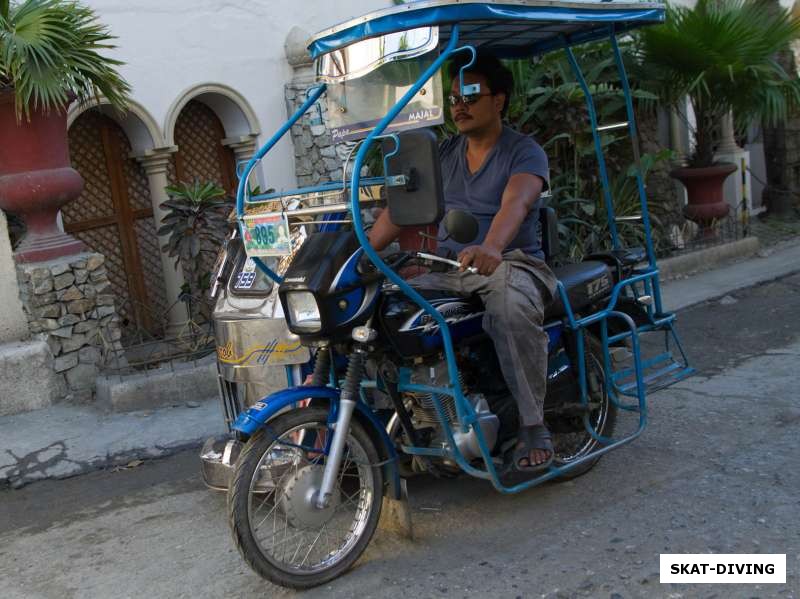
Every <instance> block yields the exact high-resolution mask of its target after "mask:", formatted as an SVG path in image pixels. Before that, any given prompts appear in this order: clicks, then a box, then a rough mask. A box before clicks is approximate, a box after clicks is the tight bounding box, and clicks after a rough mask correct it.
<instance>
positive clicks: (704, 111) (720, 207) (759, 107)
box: [638, 0, 800, 233]
mask: <svg viewBox="0 0 800 599" xmlns="http://www.w3.org/2000/svg"><path fill="white" fill-rule="evenodd" d="M798 37H800V19H798V18H797V17H793V16H791V14H790V13H789V12H787V11H786V10H783V9H782V8H780V7H776V6H774V5H773V3H772V2H770V0H698V1H697V4H696V5H695V6H694V8H687V7H684V6H674V5H673V6H669V7H668V9H667V20H666V22H665V24H663V25H660V26H658V27H652V28H648V29H644V30H642V32H641V33H640V34H639V42H640V43H639V48H638V59H639V66H640V67H641V76H642V78H643V79H645V80H648V81H649V85H650V86H651V89H653V91H656V92H657V93H658V95H659V96H660V97H661V98H662V99H663V100H664V101H665V102H667V103H670V104H672V105H678V104H679V103H680V102H682V101H683V98H685V97H686V96H688V98H689V101H690V102H691V105H692V109H693V111H694V116H695V122H694V124H693V125H691V126H690V130H691V132H692V133H693V135H694V140H695V145H694V148H693V150H692V152H691V154H690V156H689V160H688V165H687V166H686V167H685V168H678V169H675V170H674V171H672V173H671V174H672V176H673V177H675V178H677V179H679V180H680V181H681V182H682V183H683V184H684V185H685V186H686V190H687V194H688V205H687V206H686V208H685V211H684V213H685V215H686V216H687V217H688V218H689V219H691V220H694V221H695V222H697V223H698V224H700V225H701V227H703V230H704V232H705V233H708V232H709V226H710V224H711V223H712V222H713V221H714V220H715V219H718V218H721V217H723V216H725V215H726V214H727V213H728V205H727V204H726V203H725V201H724V197H723V191H722V190H723V187H722V186H723V183H724V182H725V179H726V178H727V177H728V176H729V175H730V174H731V173H732V172H734V171H735V170H736V165H733V164H726V163H718V162H716V161H715V158H714V152H715V149H716V145H717V143H718V141H719V132H720V128H719V125H720V123H721V122H722V121H723V119H725V118H727V117H728V116H729V115H730V114H731V111H732V112H733V115H734V117H735V121H736V124H737V125H738V126H739V127H744V126H746V125H747V124H749V123H750V122H753V121H761V122H763V123H775V122H780V121H783V120H785V119H786V118H787V114H788V113H789V111H790V109H791V108H792V107H793V106H796V105H797V104H798V103H800V81H798V79H797V78H796V77H794V78H793V77H790V76H788V75H787V73H786V71H785V70H784V69H783V68H782V67H781V66H780V65H779V64H778V63H777V62H776V61H775V59H774V56H775V55H776V53H778V52H779V51H780V50H782V49H783V48H786V47H787V46H788V45H789V44H790V43H791V42H792V41H794V40H796V39H798Z"/></svg>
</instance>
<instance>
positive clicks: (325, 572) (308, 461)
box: [228, 408, 383, 589]
mask: <svg viewBox="0 0 800 599" xmlns="http://www.w3.org/2000/svg"><path fill="white" fill-rule="evenodd" d="M327 419H328V409H327V408H303V409H300V410H294V411H291V412H287V413H285V414H283V415H281V416H279V417H277V418H276V419H275V420H272V421H270V422H268V423H267V425H265V427H264V428H263V429H262V430H260V431H259V432H258V433H256V434H255V435H253V437H251V438H250V440H249V441H248V442H247V445H246V446H245V448H244V450H243V451H242V454H241V456H240V457H239V460H238V462H237V464H236V471H235V473H234V477H233V481H232V483H231V485H230V488H229V490H228V516H229V521H230V526H231V531H232V533H233V538H234V542H235V543H236V547H237V548H238V550H239V553H241V555H242V557H243V558H244V560H245V561H246V562H247V563H248V564H249V565H250V567H251V568H252V569H253V570H254V571H255V572H256V573H257V574H259V575H260V576H262V577H263V578H266V579H267V580H270V581H271V582H274V583H275V584H279V585H281V586H285V587H291V588H295V589H303V588H310V587H314V586H317V585H320V584H323V583H326V582H328V581H330V580H332V579H334V578H336V577H337V576H339V575H341V574H342V573H344V572H345V571H346V570H347V569H348V568H350V566H352V565H353V563H354V562H355V561H356V560H357V559H358V558H359V556H360V555H361V553H362V552H363V551H364V549H366V547H367V544H368V543H369V541H370V539H371V538H372V535H373V533H374V532H375V528H376V526H377V524H378V519H379V517H380V511H381V500H382V494H383V493H382V492H383V475H382V472H381V468H380V466H377V465H375V464H378V462H379V460H380V458H379V456H378V451H377V449H376V448H375V446H374V445H373V442H372V440H371V439H370V437H369V435H368V434H367V432H366V431H365V430H364V428H363V427H362V426H361V425H360V424H359V423H358V422H357V421H356V419H355V418H354V419H353V420H352V421H351V423H350V431H349V433H348V435H347V440H346V443H345V448H344V453H343V458H342V463H341V466H340V469H339V474H338V477H337V482H336V484H335V486H334V489H333V494H332V498H331V501H330V503H329V505H328V506H327V507H326V508H323V509H319V508H317V507H316V505H315V503H314V498H315V490H316V489H318V488H319V485H320V483H321V481H322V472H323V470H324V467H325V450H326V447H327V445H328V440H329V438H332V437H333V431H332V430H331V429H330V428H329V425H328V424H327Z"/></svg>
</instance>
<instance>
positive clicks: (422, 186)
mask: <svg viewBox="0 0 800 599" xmlns="http://www.w3.org/2000/svg"><path fill="white" fill-rule="evenodd" d="M397 139H399V144H398V142H397V140H395V139H394V138H392V137H387V138H384V139H383V141H382V144H381V149H382V150H383V155H384V163H385V165H386V173H385V174H386V203H387V205H388V206H389V218H390V219H391V221H392V222H393V223H394V224H395V225H397V226H398V227H407V226H420V225H433V224H436V223H438V222H439V221H440V220H441V218H442V213H443V212H444V191H443V190H442V170H441V165H440V164H439V144H438V143H437V142H436V135H434V133H433V132H432V131H430V130H428V129H416V130H413V131H405V132H403V133H400V134H398V136H397Z"/></svg>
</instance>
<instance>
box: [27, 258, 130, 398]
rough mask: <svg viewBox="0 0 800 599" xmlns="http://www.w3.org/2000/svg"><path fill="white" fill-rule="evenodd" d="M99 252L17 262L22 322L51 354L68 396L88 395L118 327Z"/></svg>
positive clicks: (113, 344)
mask: <svg viewBox="0 0 800 599" xmlns="http://www.w3.org/2000/svg"><path fill="white" fill-rule="evenodd" d="M104 262H105V258H104V257H103V255H102V254H96V253H85V254H79V255H76V256H69V257H65V258H62V259H59V260H54V261H52V262H46V263H35V264H21V265H18V266H17V278H18V281H19V289H20V296H21V299H22V304H23V307H24V310H25V314H26V316H27V319H28V327H29V329H30V331H31V333H32V334H33V335H34V337H36V338H40V339H43V340H44V341H46V342H47V345H48V346H49V347H50V351H51V352H52V353H53V356H54V357H55V361H54V365H53V368H54V370H55V372H56V373H58V374H59V375H60V376H62V377H63V378H64V381H65V383H66V385H67V387H68V389H69V392H70V393H71V394H72V396H73V398H74V399H76V400H79V401H86V400H89V399H91V397H92V392H93V390H94V385H95V379H96V378H97V374H98V371H99V369H100V367H101V365H102V363H103V361H104V360H105V358H106V356H107V355H108V353H109V352H110V351H111V350H117V349H120V347H121V346H120V343H119V340H120V338H121V336H122V332H121V330H120V328H119V316H118V315H117V311H116V308H115V307H114V295H113V293H112V291H111V283H110V282H109V280H108V273H107V271H106V267H105V264H104Z"/></svg>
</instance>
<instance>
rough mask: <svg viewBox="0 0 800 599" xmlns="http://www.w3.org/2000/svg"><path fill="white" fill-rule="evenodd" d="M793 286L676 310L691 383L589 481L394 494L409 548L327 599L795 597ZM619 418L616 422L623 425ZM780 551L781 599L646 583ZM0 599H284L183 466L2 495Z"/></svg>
mask: <svg viewBox="0 0 800 599" xmlns="http://www.w3.org/2000/svg"><path fill="white" fill-rule="evenodd" d="M799 314H800V275H794V276H791V277H786V278H784V279H781V280H779V281H776V282H773V283H769V284H765V285H761V286H759V287H756V288H751V289H747V290H743V291H740V292H737V293H733V294H731V295H730V296H726V297H724V298H722V299H721V300H716V301H714V302H710V303H706V304H701V305H699V306H696V307H693V308H690V309H688V310H685V311H683V312H681V313H680V321H679V322H680V324H679V327H680V332H681V335H682V338H683V341H684V345H685V347H686V350H687V353H688V354H689V355H690V357H691V359H692V362H693V365H694V366H695V367H697V368H698V370H699V373H698V374H697V375H696V376H694V377H692V378H691V379H688V380H686V381H684V382H681V383H679V384H678V385H675V386H673V387H670V388H669V389H667V390H664V391H661V392H658V393H656V394H655V395H654V396H653V397H652V398H651V403H650V406H651V410H650V411H651V413H650V425H649V427H648V429H647V430H646V431H645V433H644V435H643V436H642V437H641V438H640V439H638V440H637V441H636V442H635V443H633V444H632V445H629V446H626V447H624V448H622V449H620V450H618V451H616V452H612V453H611V454H609V455H608V456H606V457H605V458H604V459H603V460H601V462H600V463H599V464H598V466H597V467H596V468H595V469H594V470H592V471H591V472H590V473H588V474H587V475H585V476H583V477H581V478H579V479H577V480H575V481H572V482H568V483H563V484H548V485H544V486H542V487H539V488H536V489H533V490H530V491H527V492H525V493H521V494H518V495H514V496H502V495H499V494H497V493H496V492H494V491H493V490H492V489H491V487H490V486H488V484H487V483H485V482H482V481H478V480H473V479H469V478H466V477H464V478H461V479H457V480H452V481H437V480H433V479H430V478H425V477H422V478H416V479H412V480H411V481H410V483H409V491H410V498H411V505H412V510H413V520H414V531H415V535H416V539H415V540H414V541H407V540H404V539H401V538H399V537H396V536H394V535H392V534H390V533H387V532H384V531H379V532H378V533H377V534H376V536H375V538H374V539H373V542H372V544H371V545H370V547H369V549H368V550H367V552H366V553H365V555H364V556H363V557H362V558H361V560H360V561H359V562H358V564H357V565H356V567H355V568H354V569H353V570H352V571H350V572H349V573H347V574H346V575H345V576H343V577H342V578H340V579H339V580H337V581H335V582H333V583H331V584H329V585H326V586H324V587H322V588H321V589H319V590H317V591H312V592H311V593H308V594H309V595H311V594H312V593H313V596H318V595H319V593H320V592H321V593H322V595H323V596H326V597H327V596H331V597H353V596H359V597H398V596H399V597H560V598H564V597H606V598H610V599H620V598H628V597H672V598H678V597H702V598H708V599H710V598H711V597H799V596H800V523H799V522H798V514H800V495H798V489H800V469H798V458H797V442H798V431H800V399H799V398H798V396H797V392H796V391H797V381H798V374H797V373H798V370H800V318H798V315H799ZM631 425H632V423H631V422H624V423H623V424H622V426H631ZM707 552H716V553H785V554H786V555H787V572H788V577H787V584H785V585H678V584H664V585H662V584H660V583H659V575H658V572H659V554H660V553H707ZM0 589H2V590H0V595H2V596H3V597H9V598H17V597H25V598H28V597H46V598H51V597H52V598H55V597H58V598H59V599H60V598H69V597H92V598H106V597H193V598H201V597H215V598H216V597H222V596H225V597H262V596H270V597H287V596H288V597H293V596H295V595H298V594H302V593H295V592H292V591H288V590H285V589H280V588H277V587H274V586H272V585H271V584H269V583H266V582H264V581H262V580H261V579H260V578H258V577H257V576H256V575H255V574H253V573H252V572H251V571H250V570H249V569H248V568H247V566H246V565H245V564H244V562H243V561H242V560H241V559H240V557H239V555H238V553H237V552H236V550H235V548H234V547H233V543H232V541H231V539H230V535H229V532H228V527H227V522H226V514H225V497H224V495H222V494H218V493H212V492H209V491H207V490H206V489H205V488H204V487H203V486H202V483H201V482H200V480H199V472H198V458H197V456H196V453H195V452H184V453H181V454H178V455H175V456H173V457H170V458H165V459H160V460H152V461H146V462H144V463H141V464H136V463H135V462H134V463H132V464H131V466H130V467H129V468H124V469H118V470H111V471H104V472H97V473H93V474H89V475H85V476H80V477H75V478H72V479H68V480H61V481H46V482H41V483H35V484H31V485H29V486H27V487H25V488H23V489H21V490H18V491H11V490H9V491H3V492H0Z"/></svg>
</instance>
